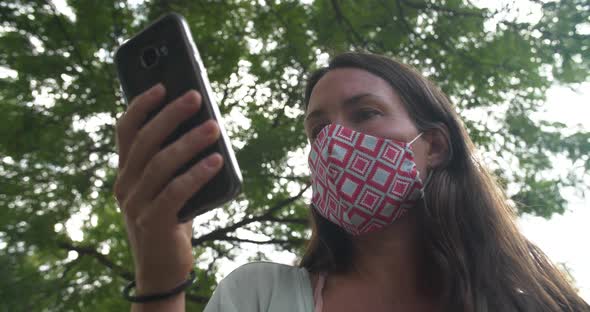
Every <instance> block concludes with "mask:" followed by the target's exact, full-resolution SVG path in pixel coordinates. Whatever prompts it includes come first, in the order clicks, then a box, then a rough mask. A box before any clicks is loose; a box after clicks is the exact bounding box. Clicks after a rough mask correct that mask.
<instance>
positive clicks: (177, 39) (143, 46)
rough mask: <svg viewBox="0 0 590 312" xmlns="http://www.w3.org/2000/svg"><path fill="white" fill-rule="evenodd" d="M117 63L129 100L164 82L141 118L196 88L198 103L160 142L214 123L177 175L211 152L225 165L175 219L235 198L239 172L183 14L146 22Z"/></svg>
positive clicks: (123, 48) (121, 51)
mask: <svg viewBox="0 0 590 312" xmlns="http://www.w3.org/2000/svg"><path fill="white" fill-rule="evenodd" d="M115 64H116V66H117V72H118V75H119V80H120V82H121V87H122V89H123V93H124V95H125V98H126V99H127V101H128V102H131V101H132V100H133V98H135V97H136V96H137V95H138V94H140V93H142V92H144V91H145V90H147V89H148V88H149V87H151V86H153V85H155V84H156V83H162V84H163V85H164V86H165V88H166V90H167V92H166V95H165V97H164V100H163V101H161V103H159V105H157V106H156V107H154V110H153V111H152V112H150V114H149V115H148V116H147V117H146V120H145V122H148V121H149V120H151V119H152V118H154V116H155V115H156V114H158V113H159V112H160V111H161V110H162V109H163V108H164V107H165V106H166V105H167V103H170V102H172V101H174V100H175V99H176V98H178V97H180V96H181V95H183V94H185V93H186V92H188V91H190V90H197V91H198V92H199V93H200V95H201V99H202V108H201V109H200V110H199V111H198V112H197V113H194V114H193V115H192V116H190V117H189V118H187V119H186V120H185V121H183V123H181V124H180V125H178V127H177V128H176V129H175V131H174V132H172V134H171V135H170V136H168V137H167V138H166V140H165V141H164V142H163V144H162V146H161V147H162V148H165V147H166V146H168V145H169V144H171V143H172V142H174V141H176V140H177V139H178V138H180V137H181V136H182V135H184V134H185V133H187V132H188V131H190V130H191V129H193V128H195V127H196V126H198V125H201V124H203V123H204V122H205V121H207V120H209V119H213V120H215V121H217V123H218V126H219V131H220V138H219V140H218V141H216V142H215V143H214V144H212V145H211V146H209V147H208V148H207V149H205V150H204V151H203V152H201V153H199V154H197V155H195V157H194V158H192V159H191V160H190V161H188V162H187V163H185V164H183V166H182V167H180V168H179V169H178V171H177V172H176V175H180V174H182V173H183V172H186V171H187V170H188V168H190V167H191V166H193V165H194V164H196V163H197V162H198V161H199V160H201V159H203V158H204V157H206V156H208V155H211V154H213V153H219V154H220V155H222V157H223V159H224V165H223V167H222V169H221V171H220V173H219V174H217V175H216V176H215V177H213V179H212V180H211V181H209V182H208V183H207V184H206V185H204V186H203V188H202V189H200V190H199V191H198V192H196V193H195V194H194V195H193V196H191V198H190V199H188V200H187V202H186V203H185V204H184V206H183V207H182V208H181V209H180V211H179V212H178V219H179V221H181V222H184V221H187V220H190V219H192V218H194V217H195V216H197V215H199V214H202V213H204V212H206V211H208V210H211V209H213V208H215V207H218V206H221V205H222V204H224V203H226V202H228V201H230V200H231V199H233V198H235V196H237V195H238V193H239V192H240V190H241V185H242V176H241V173H240V169H239V167H238V163H237V161H236V159H235V155H234V152H233V150H232V147H231V143H230V141H229V138H228V136H227V134H226V131H225V129H224V125H223V119H222V116H221V114H220V112H219V108H218V107H217V105H216V103H215V99H214V97H213V94H212V91H211V86H210V84H209V79H208V78H207V73H206V71H205V67H204V66H203V63H202V61H201V57H200V55H199V51H198V50H197V47H196V45H195V44H194V42H193V39H192V35H191V33H190V30H189V28H188V26H187V24H186V21H185V20H184V18H183V17H182V16H180V15H178V14H174V13H172V14H168V15H165V16H163V17H161V18H160V19H158V20H157V21H155V22H153V23H152V24H150V25H148V26H147V27H146V28H145V29H144V30H143V31H141V32H140V33H139V34H137V35H135V36H134V37H133V38H131V39H130V40H128V41H127V42H125V43H124V44H123V45H121V47H119V49H118V50H117V52H116V53H115ZM195 139H197V138H195ZM195 144H196V142H195ZM150 169H152V170H158V168H150Z"/></svg>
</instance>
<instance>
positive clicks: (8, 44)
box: [0, 0, 590, 311]
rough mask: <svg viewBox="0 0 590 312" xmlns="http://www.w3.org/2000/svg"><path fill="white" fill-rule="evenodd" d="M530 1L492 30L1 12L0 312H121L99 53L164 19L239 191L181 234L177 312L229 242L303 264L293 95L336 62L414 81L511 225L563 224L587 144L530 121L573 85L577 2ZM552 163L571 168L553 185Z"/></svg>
mask: <svg viewBox="0 0 590 312" xmlns="http://www.w3.org/2000/svg"><path fill="white" fill-rule="evenodd" d="M529 1H530V5H534V6H537V7H538V8H539V10H542V17H541V19H540V20H538V21H535V22H520V21H518V20H506V19H498V18H497V17H498V16H500V13H502V11H497V12H496V11H490V10H486V9H481V8H477V7H475V6H473V5H472V4H471V3H470V2H469V1H461V0H446V1H431V0H366V1H356V0H316V1H314V2H312V3H309V1H308V2H305V3H302V2H300V1H295V0H281V1H279V0H258V1H256V0H199V1H189V0H157V1H149V2H139V3H138V1H122V0H121V1H119V0H117V1H114V0H103V1H81V0H69V1H67V7H66V8H65V9H64V8H62V7H56V5H55V4H54V3H53V2H51V1H49V0H29V1H22V0H18V1H0V21H1V24H0V68H2V70H0V107H1V108H2V114H1V115H0V138H1V141H0V289H2V292H1V293H0V310H2V311H5V310H6V311H8V310H10V311H20V310H22V311H33V310H34V311H69V310H85V311H111V310H122V309H127V308H128V304H127V303H126V302H124V301H123V300H122V299H121V297H120V295H119V293H120V291H121V289H122V287H123V285H124V284H125V283H126V282H127V281H128V280H130V279H132V277H133V273H132V270H133V268H132V266H131V264H132V261H131V256H130V254H129V251H128V245H127V242H126V234H125V231H124V227H123V223H122V218H121V216H120V214H119V212H118V208H117V206H116V203H115V201H114V198H113V195H112V187H113V182H114V179H115V175H116V170H115V169H116V168H115V167H116V159H117V158H116V157H117V156H116V150H115V141H114V138H115V136H114V123H115V120H116V119H117V117H118V116H120V114H121V113H122V112H123V111H124V110H125V106H124V104H123V102H122V100H121V94H120V89H119V86H118V81H117V79H116V74H115V69H114V66H113V62H112V61H113V52H114V50H115V48H116V47H117V46H118V45H119V44H121V43H122V41H123V40H124V39H125V38H129V37H130V36H132V35H133V34H134V33H136V32H137V31H139V30H140V29H141V28H142V27H144V26H145V25H146V23H148V22H149V21H151V20H153V19H155V18H157V17H158V16H160V15H161V14H163V13H165V12H169V11H176V12H179V13H181V14H183V15H184V16H185V17H186V18H187V20H188V22H189V25H190V27H191V29H192V30H193V34H194V36H195V41H196V42H197V45H198V46H199V49H200V52H201V54H202V56H203V59H204V63H205V65H206V67H207V69H208V72H209V76H210V79H211V81H212V83H213V85H214V89H215V92H216V96H217V98H218V100H219V103H220V105H221V109H222V112H223V113H224V114H226V116H228V117H227V124H228V128H229V130H230V136H231V137H232V140H233V143H234V145H235V150H236V151H237V157H238V161H239V163H240V166H241V168H242V171H243V176H244V179H245V184H244V192H243V194H242V195H241V196H240V197H239V198H238V200H236V201H235V202H233V203H231V204H228V205H227V206H226V207H225V208H224V209H217V210H215V211H213V212H211V213H208V214H206V215H203V216H200V217H198V218H197V220H196V224H197V227H196V229H195V237H194V240H193V245H194V246H195V248H194V252H195V257H196V259H197V263H198V265H199V267H200V268H203V270H200V271H199V275H200V276H199V277H200V279H199V280H200V287H199V288H196V289H193V290H191V291H190V292H189V294H188V301H189V305H190V307H189V308H190V309H193V310H200V309H201V308H202V304H203V303H204V302H206V300H207V298H208V296H209V295H210V293H211V291H212V289H213V288H214V286H215V284H216V272H217V267H218V263H219V261H220V260H221V259H229V260H231V259H234V257H235V256H236V255H238V254H239V253H240V252H242V251H243V250H244V246H245V244H250V245H248V246H251V244H255V245H274V246H275V247H276V248H277V249H279V250H289V251H292V252H295V253H299V254H300V252H301V251H302V249H303V246H304V243H305V239H306V238H307V235H308V230H307V229H308V226H307V213H308V211H307V209H308V207H307V203H306V200H305V196H304V195H303V194H304V192H305V191H307V190H308V189H309V185H308V177H307V174H306V172H305V170H302V169H301V168H300V166H295V165H294V159H298V158H299V159H300V158H301V157H302V156H303V157H305V155H304V154H303V150H304V148H305V147H306V144H307V141H306V137H305V135H304V132H303V127H302V120H301V117H302V115H303V111H302V103H301V98H302V88H303V83H304V80H305V78H306V77H307V74H308V73H309V72H310V71H311V70H313V69H314V68H317V67H318V66H320V65H322V64H323V62H325V59H326V56H329V55H333V54H335V53H338V52H341V51H348V50H363V51H370V52H375V53H380V54H386V55H389V56H392V57H394V58H397V59H399V60H401V61H403V62H406V63H408V64H411V65H413V66H415V67H417V68H418V69H419V70H420V71H422V72H423V73H424V74H426V75H428V76H429V77H430V78H431V79H433V80H434V81H436V82H437V83H438V84H439V85H440V86H441V88H442V89H443V90H444V91H445V92H446V93H447V94H449V96H450V97H451V99H452V100H453V102H454V104H455V106H456V109H457V111H458V112H459V113H460V114H461V115H462V116H463V118H464V122H465V125H466V127H467V128H468V130H469V133H470V135H471V137H472V139H473V140H474V141H475V142H476V144H477V146H478V147H479V149H480V151H481V154H482V157H483V158H484V161H485V162H486V163H487V164H488V165H489V166H490V167H491V168H493V169H494V170H495V173H496V174H497V176H498V178H499V179H500V181H502V183H503V186H504V187H505V188H506V189H507V191H508V193H509V195H510V196H511V199H512V200H513V201H514V202H515V203H518V205H517V207H518V209H519V211H520V212H526V213H533V214H537V215H541V216H544V217H550V216H551V215H552V214H554V213H562V212H563V211H564V209H565V207H566V202H565V200H564V198H563V197H562V195H561V193H560V191H561V190H562V189H563V188H565V187H573V188H576V189H578V190H580V191H583V190H585V189H587V187H588V185H586V184H584V182H583V178H584V176H587V173H588V171H589V169H590V158H589V157H588V155H589V154H590V134H589V133H587V132H583V131H578V132H576V133H564V131H563V129H564V128H565V125H564V124H561V123H557V122H551V121H546V120H539V119H538V118H537V119H535V118H534V115H535V114H534V113H535V112H538V111H541V110H543V105H544V102H545V93H546V91H547V89H548V88H549V87H550V86H551V85H552V84H556V83H559V84H564V85H565V84H575V83H579V82H584V81H587V80H588V73H589V69H590V60H589V53H590V49H589V46H590V35H589V34H588V23H589V18H590V17H589V12H590V5H589V4H588V2H587V1H585V0H561V1H551V0H549V1H538V0H529ZM508 9H510V8H509V7H508V8H505V10H508ZM68 10H70V11H68ZM67 12H70V13H69V14H66V13H67ZM490 25H492V28H493V29H490ZM2 73H4V74H2ZM478 116H479V117H478ZM558 157H560V159H566V160H567V161H568V163H569V164H570V166H571V171H570V172H567V173H566V174H563V173H559V172H557V174H556V172H555V170H554V161H555V159H556V158H558ZM73 216H78V217H74V218H73ZM76 220H78V222H81V224H78V225H76V222H77V221H76ZM74 227H79V228H80V229H81V233H82V235H80V234H77V235H74V234H69V233H68V231H67V230H68V228H70V229H71V228H74ZM248 233H254V234H256V235H246V234H248ZM252 236H255V237H257V239H256V240H255V239H252V238H250V237H252ZM258 257H262V258H264V255H263V254H259V256H258Z"/></svg>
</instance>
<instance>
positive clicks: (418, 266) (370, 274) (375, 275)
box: [347, 214, 430, 304]
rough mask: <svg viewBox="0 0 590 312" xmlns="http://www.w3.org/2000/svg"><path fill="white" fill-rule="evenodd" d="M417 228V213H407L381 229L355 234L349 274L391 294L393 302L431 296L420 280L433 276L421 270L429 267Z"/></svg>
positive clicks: (377, 291)
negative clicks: (425, 260) (426, 274)
mask: <svg viewBox="0 0 590 312" xmlns="http://www.w3.org/2000/svg"><path fill="white" fill-rule="evenodd" d="M417 229H418V226H417V222H416V218H415V216H414V215H413V214H408V215H406V216H405V217H403V218H401V219H399V220H397V221H396V222H395V223H394V224H393V225H391V226H389V227H387V228H385V229H383V230H381V231H377V232H373V233H368V234H364V235H360V236H358V237H354V238H353V246H354V247H353V248H354V260H353V268H352V270H351V271H350V272H349V273H347V275H348V277H349V278H350V279H354V280H355V281H356V283H360V284H362V285H365V286H364V287H367V288H368V289H371V290H372V291H373V292H374V293H375V294H378V293H381V294H382V296H384V298H390V299H391V303H392V304H413V303H414V302H423V301H424V300H425V297H430V296H428V295H427V291H425V287H424V284H423V283H421V281H426V283H429V282H430V280H429V278H428V277H427V276H424V274H423V273H422V274H421V272H425V269H426V267H425V265H424V257H423V250H422V248H421V246H423V242H422V241H421V238H420V236H419V234H418V233H419V232H418V230H417ZM392 294H395V296H392Z"/></svg>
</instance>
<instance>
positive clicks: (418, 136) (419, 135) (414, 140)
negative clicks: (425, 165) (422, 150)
mask: <svg viewBox="0 0 590 312" xmlns="http://www.w3.org/2000/svg"><path fill="white" fill-rule="evenodd" d="M422 134H424V132H420V134H418V135H417V136H416V137H415V138H414V139H413V140H412V141H410V143H408V146H410V145H412V144H413V143H414V142H416V140H418V138H420V137H421V136H422Z"/></svg>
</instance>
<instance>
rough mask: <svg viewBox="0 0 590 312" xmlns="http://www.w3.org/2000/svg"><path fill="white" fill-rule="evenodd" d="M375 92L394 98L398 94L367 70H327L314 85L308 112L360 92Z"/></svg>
mask: <svg viewBox="0 0 590 312" xmlns="http://www.w3.org/2000/svg"><path fill="white" fill-rule="evenodd" d="M364 93H368V94H374V95H377V96H379V97H381V98H384V99H391V100H394V99H396V98H397V95H396V94H395V92H394V91H393V88H392V87H391V86H390V85H389V83H388V82H387V81H385V80H384V79H382V78H381V77H379V76H377V75H375V74H372V73H370V72H368V71H366V70H363V69H358V68H337V69H332V70H330V71H329V72H327V73H326V74H325V75H324V76H323V77H322V78H320V80H319V81H318V82H317V83H316V85H315V86H314V88H313V90H312V92H311V95H310V97H309V103H308V106H307V112H312V111H314V110H317V109H329V107H330V106H333V105H337V104H338V103H340V102H342V101H344V100H346V99H349V98H351V97H353V96H355V95H359V94H364Z"/></svg>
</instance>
